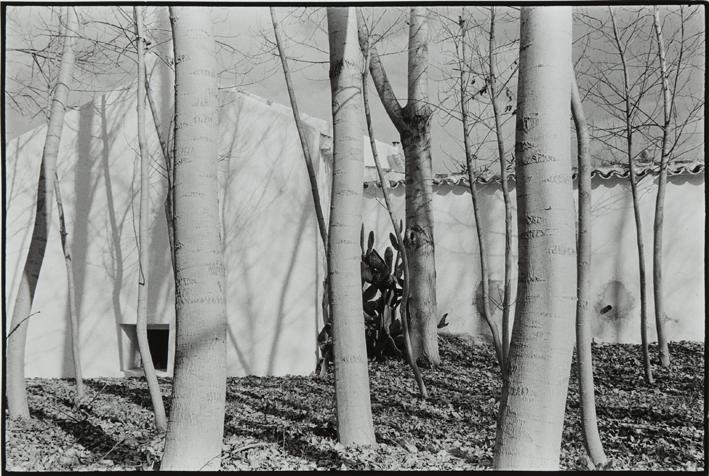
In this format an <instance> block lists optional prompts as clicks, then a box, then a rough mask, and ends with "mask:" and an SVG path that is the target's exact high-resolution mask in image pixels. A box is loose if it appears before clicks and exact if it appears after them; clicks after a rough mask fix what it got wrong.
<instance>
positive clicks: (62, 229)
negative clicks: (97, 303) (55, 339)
mask: <svg viewBox="0 0 709 476" xmlns="http://www.w3.org/2000/svg"><path fill="white" fill-rule="evenodd" d="M54 197H55V199H56V202H57V211H58V213H59V236H60V238H61V241H62V252H63V253H64V263H65V264H66V283H67V286H66V290H67V295H68V299H69V325H70V332H71V358H72V362H73V363H74V379H75V380H76V396H75V398H74V407H77V408H78V407H79V404H80V403H81V400H82V399H83V398H84V394H85V392H84V379H83V377H82V375H83V373H82V372H81V345H80V344H81V334H80V332H79V314H78V311H77V309H76V287H75V286H74V271H73V270H72V267H71V252H70V251H69V247H68V246H67V243H66V236H67V232H66V221H65V219H64V203H63V201H62V193H61V188H60V187H59V177H58V176H57V172H56V170H55V171H54Z"/></svg>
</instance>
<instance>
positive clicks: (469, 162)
mask: <svg viewBox="0 0 709 476" xmlns="http://www.w3.org/2000/svg"><path fill="white" fill-rule="evenodd" d="M459 25H460V55H459V61H458V69H459V71H460V81H459V83H458V84H459V86H460V117H461V120H462V122H463V148H464V149H465V165H466V170H467V172H468V182H470V198H471V200H472V202H473V215H474V217H475V234H476V237H477V241H478V251H479V256H480V279H481V285H482V301H483V306H482V308H483V318H484V319H485V322H487V325H488V327H489V328H490V333H491V334H492V342H493V345H494V346H495V354H496V355H497V363H498V364H499V365H500V372H501V374H502V377H503V379H504V378H505V374H506V366H505V358H506V354H505V353H504V351H503V347H502V346H503V344H502V340H501V338H500V331H499V329H498V327H497V323H495V322H494V321H493V320H492V309H491V308H490V294H489V292H490V291H489V274H488V269H489V268H488V261H487V242H486V240H485V234H484V233H483V230H482V224H481V223H480V220H481V217H480V206H479V205H478V192H477V187H476V186H475V181H476V177H475V172H474V170H475V159H474V158H473V152H472V150H471V144H470V137H469V136H470V130H471V127H470V123H469V120H468V102H467V98H466V96H468V94H467V91H466V85H467V84H468V80H467V79H466V72H467V65H466V62H465V54H466V52H465V41H466V38H465V37H466V35H465V33H466V27H465V20H464V19H463V17H462V16H461V19H460V23H459Z"/></svg>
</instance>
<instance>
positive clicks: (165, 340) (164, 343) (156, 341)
mask: <svg viewBox="0 0 709 476" xmlns="http://www.w3.org/2000/svg"><path fill="white" fill-rule="evenodd" d="M169 343H170V329H148V347H149V348H150V356H151V357H152V358H153V366H154V367H155V370H163V371H167V354H168V347H169Z"/></svg>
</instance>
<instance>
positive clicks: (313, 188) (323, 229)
mask: <svg viewBox="0 0 709 476" xmlns="http://www.w3.org/2000/svg"><path fill="white" fill-rule="evenodd" d="M270 12H271V23H273V35H274V37H275V39H276V47H277V48H278V56H279V57H280V58H281V66H282V67H283V76H284V77H285V81H286V89H287V90H288V98H289V99H290V104H291V109H292V111H293V119H294V120H295V127H296V129H297V130H298V138H299V139H300V145H301V148H302V150H303V159H304V160H305V168H306V170H307V172H308V180H309V181H310V192H311V194H312V197H313V206H314V207H315V217H316V219H317V222H318V231H320V238H321V239H322V242H323V248H324V249H325V250H327V224H326V223H325V216H324V214H323V211H322V204H321V201H320V191H319V190H318V181H317V177H316V176H315V168H314V166H313V159H312V158H311V157H310V148H309V147H308V142H307V139H306V136H305V130H304V126H303V121H302V119H301V117H300V112H299V110H298V101H297V99H296V97H295V90H294V89H293V81H292V80H291V74H290V68H289V67H288V57H287V56H286V53H285V47H284V46H283V40H282V39H281V28H280V25H279V24H278V21H277V18H276V9H275V7H270ZM325 267H326V269H327V268H328V264H327V254H326V259H325ZM327 287H328V286H327V282H325V283H324V289H325V294H327ZM326 300H327V295H325V296H323V311H324V312H323V317H324V318H325V319H326V320H325V322H327V316H328V315H329V313H328V312H327V309H326V308H325V303H326ZM315 319H316V321H317V316H316V318H315ZM316 324H317V322H316ZM280 330H281V326H278V327H277V328H276V336H275V337H274V339H273V344H272V346H271V354H270V355H271V357H270V362H269V368H271V367H272V363H273V361H274V359H275V356H276V348H277V344H278V337H279V335H280ZM318 348H319V346H318V345H317V335H316V344H315V354H316V355H315V356H316V365H317V361H318V360H319V357H318ZM322 369H323V370H325V369H327V362H326V361H325V362H323V366H322Z"/></svg>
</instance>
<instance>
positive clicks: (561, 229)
mask: <svg viewBox="0 0 709 476" xmlns="http://www.w3.org/2000/svg"><path fill="white" fill-rule="evenodd" d="M571 39H572V37H571V7H556V6H555V7H523V8H522V13H521V27H520V59H519V82H518V85H519V86H518V88H519V89H518V91H519V92H518V95H517V131H516V144H515V151H516V156H517V160H516V177H517V187H518V189H517V209H518V215H517V216H518V219H517V224H518V229H519V278H518V285H517V289H518V291H517V302H516V304H517V305H516V315H515V322H514V326H513V329H512V339H511V342H510V354H509V356H508V369H509V375H508V383H507V385H506V386H504V388H503V394H502V404H501V406H500V415H499V419H498V425H497V441H496V445H495V460H494V467H495V469H547V470H551V469H554V470H555V469H558V466H559V452H560V445H561V433H562V428H563V424H564V409H565V406H566V392H567V387H568V380H569V368H570V366H571V355H572V351H573V337H572V336H573V320H572V318H571V316H573V313H574V308H575V302H576V289H575V288H576V243H575V215H576V211H575V207H574V201H573V188H572V183H571V163H570V157H569V156H570V153H569V152H570V151H569V142H570V128H569V127H568V123H567V121H568V118H569V115H570V112H571V111H570V104H571V100H570V98H571V93H570V88H571V75H570V72H571V68H570V65H571Z"/></svg>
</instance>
